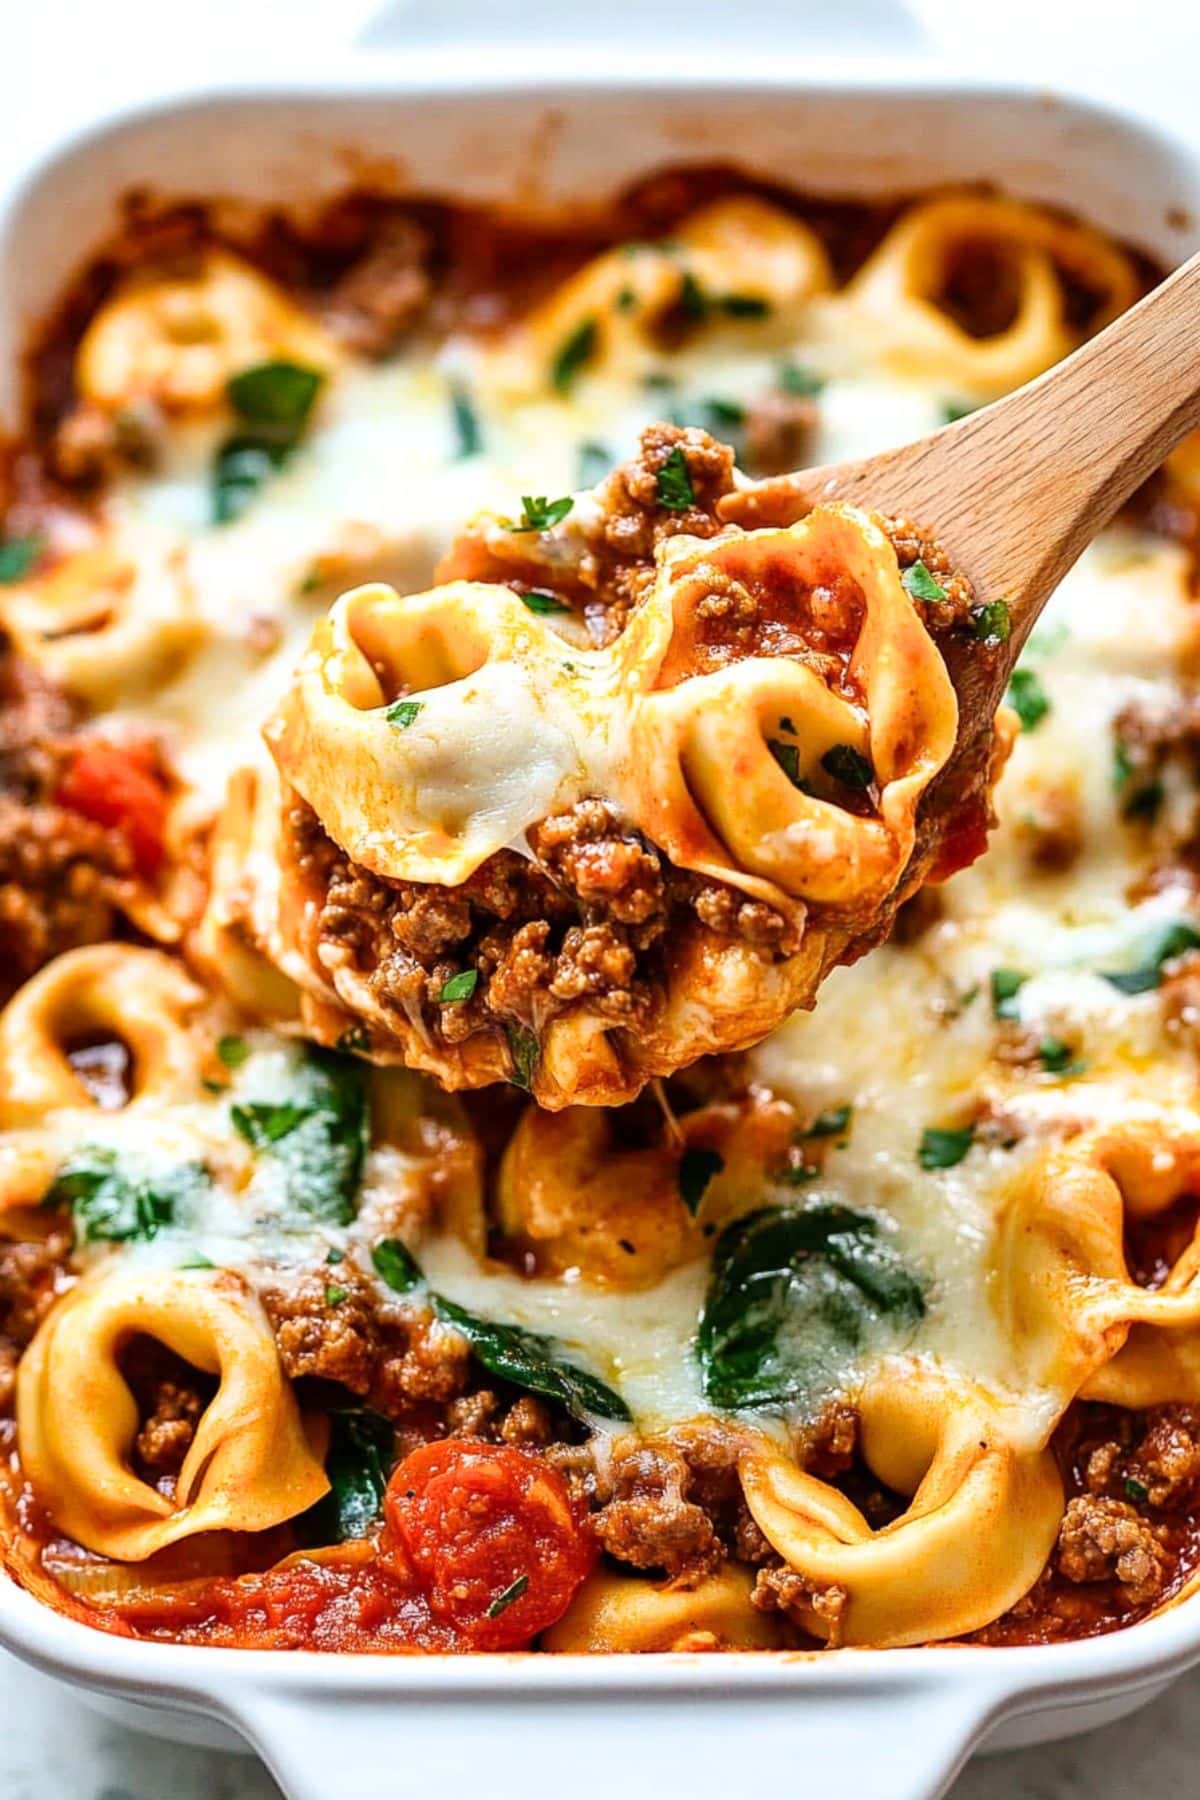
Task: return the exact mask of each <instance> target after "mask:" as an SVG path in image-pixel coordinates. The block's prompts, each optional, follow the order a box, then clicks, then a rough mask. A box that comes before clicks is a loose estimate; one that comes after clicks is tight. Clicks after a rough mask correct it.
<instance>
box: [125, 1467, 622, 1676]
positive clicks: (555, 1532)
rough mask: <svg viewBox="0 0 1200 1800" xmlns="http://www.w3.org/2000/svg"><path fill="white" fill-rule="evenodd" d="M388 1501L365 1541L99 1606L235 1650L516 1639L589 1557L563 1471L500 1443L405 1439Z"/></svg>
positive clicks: (409, 1647)
mask: <svg viewBox="0 0 1200 1800" xmlns="http://www.w3.org/2000/svg"><path fill="white" fill-rule="evenodd" d="M384 1512H385V1522H384V1525H383V1528H382V1530H381V1531H380V1533H379V1535H378V1537H376V1538H374V1539H370V1540H367V1539H362V1540H358V1541H356V1542H354V1543H349V1544H342V1545H338V1546H337V1547H336V1548H334V1549H331V1550H324V1551H317V1552H315V1553H314V1554H313V1555H312V1556H305V1555H303V1554H300V1555H295V1556H290V1557H288V1558H287V1559H286V1560H285V1561H284V1562H281V1563H278V1564H277V1565H276V1566H275V1567H274V1568H271V1569H266V1570H263V1571H262V1572H261V1573H258V1574H252V1575H243V1576H240V1577H238V1578H237V1579H231V1578H219V1579H216V1580H205V1581H195V1582H187V1583H185V1584H182V1585H181V1587H180V1588H179V1589H177V1590H176V1591H175V1592H174V1593H172V1592H171V1591H170V1590H166V1589H163V1590H159V1591H158V1592H157V1593H156V1592H154V1591H153V1590H151V1589H148V1590H146V1591H145V1592H144V1594H143V1595H141V1596H139V1597H138V1598H136V1599H133V1598H125V1599H118V1600H117V1601H115V1602H113V1603H112V1605H111V1606H106V1607H104V1608H103V1609H102V1610H103V1611H105V1612H108V1613H113V1614H116V1615H118V1616H119V1618H120V1620H121V1622H122V1624H123V1625H124V1627H125V1628H126V1629H127V1630H129V1631H131V1632H132V1633H133V1634H134V1635H136V1636H138V1637H154V1638H164V1639H172V1640H175V1641H182V1642H185V1643H208V1644H225V1645H231V1646H237V1647H239V1648H243V1649H289V1650H325V1651H342V1652H347V1651H392V1652H403V1651H422V1650H423V1651H437V1650H442V1651H471V1650H521V1649H525V1648H526V1647H527V1646H528V1645H529V1643H530V1642H531V1641H532V1639H533V1638H534V1637H536V1636H537V1634H538V1632H540V1631H544V1630H546V1628H547V1627H548V1626H550V1625H552V1624H554V1622H555V1621H556V1620H557V1619H560V1618H561V1617H562V1615H563V1613H564V1612H565V1611H566V1610H567V1607H568V1606H569V1605H570V1603H571V1601H572V1599H573V1598H574V1596H575V1593H576V1591H577V1590H578V1588H579V1586H580V1584H581V1582H582V1581H583V1580H584V1578H585V1576H586V1575H587V1574H588V1573H589V1571H590V1570H591V1568H592V1565H593V1564H594V1562H595V1560H596V1556H597V1548H596V1542H595V1538H594V1537H593V1535H592V1532H591V1529H590V1527H589V1525H588V1521H587V1518H586V1515H585V1514H584V1512H583V1510H582V1509H581V1508H579V1507H577V1506H576V1505H575V1504H574V1503H573V1502H572V1500H571V1498H570V1496H569V1495H568V1493H567V1490H566V1487H565V1485H564V1483H563V1480H562V1477H561V1476H560V1475H559V1474H558V1473H557V1472H556V1471H555V1470H554V1469H552V1468H551V1467H550V1466H549V1465H548V1464H547V1463H546V1462H544V1461H543V1459H542V1458H541V1457H538V1456H535V1455H533V1454H532V1453H531V1452H530V1451H528V1450H519V1449H514V1448H511V1447H510V1446H507V1445H494V1444H484V1443H478V1442H474V1441H471V1440H467V1439H453V1440H449V1441H447V1442H444V1443H438V1444H427V1445H425V1446H424V1447H423V1448H422V1449H420V1450H415V1451H414V1452H413V1453H412V1455H411V1456H409V1457H407V1458H406V1460H405V1461H404V1462H403V1463H401V1464H400V1466H399V1467H398V1468H397V1469H396V1470H395V1471H394V1473H393V1475H392V1477H391V1480H390V1481H389V1483H388V1488H387V1493H386V1496H385V1500H384Z"/></svg>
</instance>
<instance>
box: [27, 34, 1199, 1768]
mask: <svg viewBox="0 0 1200 1800" xmlns="http://www.w3.org/2000/svg"><path fill="white" fill-rule="evenodd" d="M481 60H482V59H479V60H477V61H476V62H474V63H472V64H471V65H470V66H465V65H464V62H463V60H462V58H461V56H458V55H455V54H453V53H449V52H437V51H431V52H423V53H420V54H409V55H407V56H406V57H405V58H404V59H403V61H399V60H398V61H397V62H396V63H395V65H394V66H389V67H387V68H386V69H385V70H384V72H383V73H381V70H380V65H379V63H378V60H375V61H374V62H372V63H370V64H365V63H363V64H352V65H348V66H345V67H342V68H339V69H338V70H337V71H336V73H333V74H327V75H326V76H325V77H324V78H323V79H322V80H321V81H319V82H314V81H313V80H312V79H311V78H309V79H307V80H303V81H298V82H290V81H289V82H287V83H282V82H280V83H277V84H276V85H273V86H267V87H264V86H262V85H261V84H256V85H255V86H254V87H253V89H251V88H249V87H245V88H239V87H236V86H235V87H229V88H225V89H223V90H222V91H221V92H220V93H219V94H215V95H187V94H184V95H180V96H176V97H174V98H172V99H171V100H170V101H169V102H165V101H164V102H162V103H160V104H159V105H157V106H156V107H154V108H153V109H151V110H146V111H141V112H138V113H136V114H131V115H125V116H123V117H120V118H116V119H109V120H98V121H96V122H95V123H94V124H93V125H91V126H90V127H89V128H88V129H87V130H86V131H84V132H81V131H80V130H79V129H78V127H76V128H75V129H73V131H72V135H71V137H70V139H69V140H66V139H64V141H63V142H62V143H61V144H60V147H59V148H58V149H57V150H56V151H54V152H53V153H52V154H50V155H48V156H47V157H46V158H45V159H44V160H42V161H40V162H39V164H38V166H37V167H36V168H34V169H33V170H32V172H31V173H30V174H29V176H28V177H27V179H26V181H25V182H24V184H23V186H22V187H21V188H20V189H19V190H18V191H17V192H16V193H15V194H14V195H13V197H12V199H11V201H10V203H9V206H8V210H7V214H6V216H5V217H4V218H3V219H0V367H2V368H3V369H4V371H5V375H6V376H10V375H11V369H12V366H13V357H14V351H15V348H16V346H17V345H18V344H19V343H20V341H21V339H22V336H23V334H24V332H25V330H26V329H27V327H28V325H29V323H30V322H31V321H32V320H34V319H35V318H36V317H37V316H38V314H39V313H40V312H41V310H42V309H43V308H44V307H45V306H46V305H47V304H48V302H49V301H50V300H51V298H52V297H53V296H54V294H55V293H56V292H57V291H58V290H59V288H60V286H61V284H62V282H63V280H64V279H65V278H66V277H67V276H68V275H69V274H70V273H71V271H72V269H73V267H74V266H75V265H77V264H78V263H79V262H80V261H81V260H82V259H83V258H85V257H86V255H87V253H88V251H89V250H90V249H91V248H92V247H93V246H94V245H95V244H96V243H97V242H98V240H99V239H100V238H102V237H103V235H104V233H105V232H106V230H107V229H108V228H109V227H110V225H111V223H112V220H113V209H114V206H115V202H116V200H117V197H118V196H119V195H120V194H121V193H122V192H123V191H124V190H125V189H127V188H128V187H130V186H132V185H135V184H143V185H144V184H146V183H147V181H148V180H149V181H150V182H151V183H152V184H153V185H154V186H155V187H156V188H158V189H160V190H162V191H164V192H179V193H186V192H191V193H196V194H205V193H214V192H217V193H225V194H238V195H242V196H244V197H246V198H249V199H263V200H280V201H300V200H302V199H305V198H309V199H311V197H312V196H313V195H314V194H316V193H319V192H325V193H328V192H332V191H335V190H336V189H338V188H340V187H342V186H344V185H345V184H346V183H347V181H348V180H351V179H358V180H360V181H361V180H364V179H368V178H369V179H371V180H373V181H375V182H380V181H384V180H390V181H393V182H395V183H396V184H397V185H398V186H400V187H409V188H413V189H418V190H426V191H433V192H439V193H446V194H458V195H467V196H471V197H475V198H483V199H500V200H512V199H513V198H519V199H520V200H521V201H522V202H524V203H527V204H533V205H541V204H546V205H554V204H557V203H563V204H569V203H570V201H571V200H572V199H578V198H579V197H580V196H583V195H588V194H602V193H604V192H605V191H607V190H609V189H611V188H612V187H613V186H614V185H617V184H619V183H621V182H623V181H625V180H627V179H629V178H630V177H632V176H634V175H636V174H637V173H639V172H641V171H643V170H646V169H648V168H651V167H654V166H656V165H661V164H663V163H668V162H680V161H686V160H689V159H691V160H704V159H708V160H712V159H714V158H724V159H726V160H732V161H736V162H739V163H741V164H743V165H745V166H748V167H751V168H754V169H756V170H759V171H761V172H763V173H766V174H770V175H773V176H775V177H777V178H779V179H781V180H784V181H788V182H791V183H793V184H794V185H797V186H800V187H803V188H806V189H810V190H817V191H820V190H824V191H827V192H831V193H837V194H854V193H862V194H866V193H872V192H874V193H879V192H886V191H905V190H910V189H915V188H920V187H922V186H925V185H928V184H931V183H935V182H939V181H945V180H947V179H951V180H959V179H973V178H990V179H993V180H996V181H998V182H1000V183H1001V184H1003V185H1004V186H1006V187H1008V188H1010V189H1011V190H1013V191H1016V192H1018V193H1021V194H1024V195H1026V196H1028V197H1030V198H1034V199H1039V200H1044V201H1049V202H1056V203H1059V204H1062V205H1065V206H1069V207H1070V208H1072V209H1073V210H1075V211H1077V212H1080V213H1082V214H1084V215H1085V216H1087V217H1088V218H1090V219H1092V220H1093V221H1095V222H1096V223H1097V224H1099V225H1101V226H1104V227H1106V228H1107V229H1109V230H1111V231H1113V232H1115V233H1117V234H1118V235H1120V236H1123V237H1125V238H1128V239H1131V240H1132V241H1134V242H1135V243H1137V244H1139V245H1140V246H1142V247H1143V248H1145V249H1147V250H1149V251H1151V252H1153V253H1154V254H1155V255H1157V256H1158V257H1160V258H1161V259H1163V260H1164V261H1166V262H1172V261H1176V260H1178V259H1179V257H1180V256H1181V255H1183V254H1184V253H1186V252H1188V251H1190V250H1192V249H1193V248H1195V247H1196V242H1197V240H1198V237H1200V232H1198V228H1197V225H1196V220H1197V218H1198V217H1200V145H1198V146H1197V148H1196V150H1195V151H1193V150H1192V149H1190V148H1188V147H1185V146H1183V145H1180V144H1175V143H1172V142H1170V141H1168V140H1166V139H1164V138H1163V137H1162V136H1160V135H1158V134H1157V133H1156V132H1155V131H1154V130H1153V129H1152V128H1151V127H1148V126H1146V125H1143V124H1142V123H1141V122H1140V121H1139V120H1138V119H1136V118H1133V117H1129V116H1116V115H1114V114H1112V113H1108V112H1104V111H1101V110H1097V109H1096V108H1094V107H1092V106H1089V105H1087V104H1084V103H1080V102H1074V101H1070V100H1063V99H1059V98H1053V97H1050V96H1048V95H1046V94H1044V93H1039V92H1034V91H1032V90H1031V91H1025V92H1015V91H1012V90H1007V89H1006V90H1001V89H998V88H995V87H993V86H990V85H987V84H980V83H964V82H961V81H957V80H954V79H952V78H950V77H948V76H946V75H945V74H933V75H926V74H924V73H921V74H920V75H919V76H918V75H917V74H915V73H914V70H913V67H912V65H911V64H909V65H907V66H905V67H901V68H892V69H881V70H879V71H870V72H864V70H863V68H862V66H861V65H858V66H856V67H855V68H854V69H853V70H852V71H848V70H847V69H846V67H845V66H842V67H841V68H838V69H833V68H830V67H819V66H816V65H814V63H813V61H812V59H811V58H804V59H800V58H796V57H791V56H789V55H787V54H786V53H783V52H781V51H780V50H779V49H778V48H777V47H776V46H775V45H773V44H772V45H771V46H770V47H769V48H766V47H764V49H763V51H762V52H761V53H759V54H757V55H755V56H747V55H741V56H739V55H737V54H736V53H733V52H730V51H728V50H722V51H721V53H720V55H719V56H715V55H711V54H710V55H709V56H707V57H705V56H703V55H700V54H693V53H691V52H686V51H683V50H681V49H680V48H679V46H678V45H676V47H675V49H674V50H673V51H672V53H671V55H670V56H669V57H664V58H658V57H655V58H651V59H649V63H648V66H647V65H646V64H643V72H641V73H638V74H636V75H630V74H629V73H628V71H627V69H625V68H623V67H622V66H621V64H622V63H623V62H624V61H626V60H627V59H625V58H624V57H622V56H620V55H618V54H616V53H605V52H603V51H599V50H592V49H589V50H588V51H587V52H586V54H583V53H580V52H576V53H575V55H574V56H573V57H571V56H567V55H565V54H559V53H551V52H549V51H547V50H545V49H544V48H542V49H540V50H531V49H530V48H529V47H528V46H524V47H521V48H519V49H518V50H516V51H510V53H509V54H508V55H507V56H506V55H505V54H504V53H503V51H502V50H500V49H498V50H497V51H496V52H495V53H493V54H489V56H488V57H487V59H486V68H483V67H481V66H480V61H481ZM15 404H16V390H15V384H14V383H13V382H12V381H11V379H9V380H8V384H7V386H6V387H3V388H0V416H2V415H3V414H4V413H5V412H6V411H7V413H8V415H9V416H10V417H13V416H15ZM0 1642H3V1643H4V1644H5V1645H6V1646H7V1647H8V1648H9V1649H11V1650H13V1651H15V1652H16V1654H17V1655H19V1656H22V1657H24V1658H25V1659H27V1660H28V1661H30V1662H32V1663H34V1664H36V1665H37V1666H38V1667H40V1668H42V1669H44V1670H46V1671H47V1672H49V1673H50V1674H53V1675H57V1676H59V1677H61V1678H63V1679H65V1680H68V1681H71V1682H73V1683H76V1684H79V1685H81V1686H83V1687H84V1688H86V1689H87V1690H89V1691H90V1692H92V1693H93V1694H95V1695H96V1696H100V1697H103V1699H104V1701H105V1703H106V1705H107V1706H108V1707H109V1708H110V1709H111V1710H113V1711H119V1714H120V1716H121V1717H122V1718H124V1719H125V1720H126V1721H127V1722H129V1723H134V1724H141V1725H143V1726H146V1727H148V1728H150V1729H153V1730H157V1731H161V1732H163V1733H165V1734H167V1735H175V1736H178V1737H180V1738H188V1739H190V1740H191V1741H201V1742H216V1741H219V1740H218V1737H217V1736H216V1735H215V1734H216V1733H217V1732H218V1731H222V1732H223V1733H224V1734H225V1737H226V1739H227V1737H228V1733H229V1730H230V1728H232V1730H233V1731H234V1732H236V1733H238V1734H240V1736H241V1737H242V1738H243V1739H248V1740H249V1742H250V1743H251V1744H253V1745H254V1747H255V1748H256V1749H257V1750H259V1751H260V1752H261V1754H262V1755H263V1757H264V1758H265V1759H266V1761H267V1763H268V1764H269V1765H270V1767H271V1769H272V1770H273V1772H274V1774H275V1775H276V1777H277V1778H278V1780H279V1781H280V1783H281V1785H282V1786H283V1788H284V1789H285V1791H286V1793H287V1794H288V1795H289V1796H292V1797H293V1800H327V1797H328V1796H331V1795H335V1794H336V1795H337V1796H339V1800H381V1797H382V1796H384V1795H408V1794H412V1795H415V1794H418V1793H421V1794H424V1793H427V1792H428V1791H430V1789H431V1788H436V1790H438V1791H441V1792H443V1793H446V1794H449V1795H454V1796H457V1795H459V1794H462V1793H466V1792H468V1791H473V1790H475V1789H477V1788H480V1787H481V1788H482V1789H483V1790H484V1791H485V1792H486V1793H487V1795H488V1796H489V1800H517V1796H520V1797H521V1800H541V1797H542V1796H549V1795H551V1794H557V1793H559V1792H561V1791H562V1790H563V1789H564V1788H567V1787H569V1789H570V1792H571V1794H572V1796H573V1800H600V1797H601V1796H604V1800H608V1797H609V1795H610V1793H611V1789H612V1786H613V1783H614V1780H616V1781H617V1782H618V1783H619V1785H620V1789H621V1792H622V1795H623V1796H624V1800H651V1797H652V1796H653V1797H654V1800H664V1797H666V1796H673V1795H677V1794H678V1795H683V1794H687V1795H688V1796H689V1797H690V1800H716V1797H717V1796H720V1797H721V1800H727V1797H728V1796H729V1795H730V1794H734V1795H736V1794H739V1793H744V1792H746V1791H747V1790H748V1788H749V1786H750V1784H751V1782H752V1783H753V1785H754V1787H756V1788H757V1787H759V1786H765V1785H766V1784H767V1783H770V1782H772V1781H776V1782H779V1783H780V1784H782V1783H784V1782H788V1783H791V1782H792V1781H794V1780H795V1777H796V1773H797V1771H802V1773H803V1778H804V1779H805V1781H806V1784H811V1785H813V1786H814V1787H815V1788H816V1790H817V1791H819V1792H821V1793H822V1794H825V1795H830V1796H839V1795H854V1796H856V1797H861V1800H876V1797H878V1800H883V1797H884V1796H886V1797H887V1800H918V1797H922V1796H932V1795H936V1794H940V1793H942V1792H944V1790H945V1788H946V1786H947V1785H948V1784H949V1782H950V1781H951V1780H952V1778H953V1776H954V1774H955V1773H956V1771H957V1770H958V1768H959V1767H960V1766H961V1764H962V1763H963V1761H964V1760H965V1759H966V1757H967V1756H968V1755H969V1754H970V1752H971V1750H972V1749H973V1748H975V1747H976V1746H978V1745H979V1744H981V1743H982V1742H983V1741H984V1740H985V1739H986V1740H987V1743H988V1747H995V1748H1000V1747H1005V1746H1012V1745H1016V1744H1021V1743H1029V1742H1034V1741H1037V1740H1039V1739H1042V1738H1048V1737H1054V1736H1060V1735H1066V1734H1067V1733H1070V1732H1073V1731H1079V1730H1083V1729H1086V1728H1087V1727H1089V1726H1092V1725H1098V1724H1101V1723H1104V1722H1105V1721H1107V1720H1111V1719H1113V1718H1116V1717H1118V1716H1119V1715H1120V1714H1121V1713H1123V1712H1126V1711H1129V1710H1131V1709H1132V1708H1134V1707H1136V1706H1138V1705H1140V1704H1142V1703H1143V1702H1144V1701H1146V1700H1149V1699H1151V1698H1152V1697H1153V1696H1154V1695H1155V1694H1157V1693H1158V1692H1160V1691H1161V1690H1162V1688H1163V1687H1165V1686H1166V1685H1167V1683H1168V1682H1169V1681H1170V1680H1171V1679H1172V1678H1173V1677H1175V1676H1176V1675H1178V1674H1180V1673H1181V1672H1182V1671H1183V1670H1184V1669H1185V1668H1187V1667H1188V1666H1189V1665H1190V1664H1192V1663H1194V1662H1200V1598H1197V1599H1194V1600H1189V1601H1186V1602H1184V1603H1183V1604H1181V1605H1179V1606H1177V1607H1175V1608H1172V1609H1171V1610H1169V1611H1168V1612H1167V1613H1165V1614H1164V1615H1163V1616H1161V1617H1159V1618H1157V1619H1154V1620H1151V1621H1148V1622H1146V1623H1145V1624H1142V1625H1139V1626H1136V1627H1134V1628H1133V1629H1131V1630H1129V1631H1126V1632H1121V1633H1118V1634H1116V1635H1114V1636H1111V1637H1107V1638H1102V1639H1098V1640H1095V1641H1093V1642H1089V1643H1077V1644H1071V1645H1067V1646H1064V1647H1055V1648H1052V1649H1026V1650H976V1649H953V1648H945V1649H938V1650H907V1651H888V1652H875V1653H872V1652H863V1651H842V1652H834V1653H830V1652H825V1653H821V1654H816V1655H811V1656H802V1655H780V1656H775V1655H744V1656H728V1657H713V1658H705V1657H702V1656H663V1657H657V1658H655V1657H645V1658H631V1657H606V1658H594V1659H587V1658H574V1657H557V1658H552V1657H538V1656H529V1655H525V1656H500V1657H496V1656H481V1657H476V1658H462V1659H446V1658H438V1657H424V1658H422V1657H413V1658H405V1659H391V1658H382V1657H381V1658H370V1657H361V1656H359V1657H355V1656H345V1657H334V1656H331V1657H320V1656H316V1655H309V1654H294V1655H284V1654H281V1653H261V1652H250V1651H228V1650H208V1649H198V1648H189V1647H183V1646H177V1645H157V1644H144V1643H133V1642H127V1641H124V1640H122V1639H119V1638H112V1637H108V1636H105V1635H103V1634H101V1633H99V1632H95V1631H90V1630H88V1629H86V1628H85V1627H83V1626H80V1625H77V1624H74V1623H72V1622H70V1621H68V1620H66V1619H63V1618H60V1617H59V1616H57V1615H56V1614H54V1613H52V1612H50V1611H49V1610H47V1609H46V1608H44V1607H42V1606H40V1605H39V1604H38V1603H37V1602H35V1601H34V1600H32V1599H31V1598H30V1597H29V1596H28V1595H27V1594H25V1593H23V1592H21V1591H19V1590H18V1589H17V1588H16V1587H15V1586H12V1585H11V1584H9V1583H7V1582H3V1581H0ZM214 1721H215V1722H217V1723H216V1724H214Z"/></svg>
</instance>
